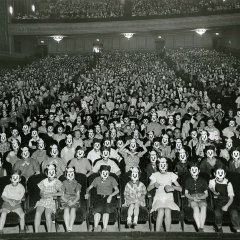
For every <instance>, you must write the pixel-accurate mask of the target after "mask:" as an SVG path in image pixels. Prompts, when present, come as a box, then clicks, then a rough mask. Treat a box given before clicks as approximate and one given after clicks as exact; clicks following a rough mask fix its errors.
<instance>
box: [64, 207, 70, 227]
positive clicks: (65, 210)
mask: <svg viewBox="0 0 240 240" xmlns="http://www.w3.org/2000/svg"><path fill="white" fill-rule="evenodd" d="M69 212H70V209H69V208H68V207H66V208H64V214H63V218H64V222H65V226H66V229H67V230H68V229H69V219H70V216H69V215H70V214H69Z"/></svg>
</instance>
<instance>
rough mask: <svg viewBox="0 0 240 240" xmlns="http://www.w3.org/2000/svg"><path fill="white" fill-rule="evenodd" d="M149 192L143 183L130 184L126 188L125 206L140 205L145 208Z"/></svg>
mask: <svg viewBox="0 0 240 240" xmlns="http://www.w3.org/2000/svg"><path fill="white" fill-rule="evenodd" d="M146 194H147V190H146V187H145V185H144V184H143V183H142V182H137V183H133V182H132V181H130V182H128V183H127V184H126V186H125V190H124V197H125V204H124V205H123V206H127V207H128V206H130V205H131V204H135V203H139V205H140V206H142V207H145V206H146V202H145V196H146Z"/></svg>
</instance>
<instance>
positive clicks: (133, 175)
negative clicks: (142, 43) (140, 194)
mask: <svg viewBox="0 0 240 240" xmlns="http://www.w3.org/2000/svg"><path fill="white" fill-rule="evenodd" d="M131 180H132V181H133V182H137V181H138V180H139V172H138V171H132V173H131Z"/></svg>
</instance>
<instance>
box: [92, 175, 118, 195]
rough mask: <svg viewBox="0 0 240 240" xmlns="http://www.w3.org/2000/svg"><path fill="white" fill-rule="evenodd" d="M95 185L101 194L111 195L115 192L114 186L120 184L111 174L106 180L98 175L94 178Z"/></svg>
mask: <svg viewBox="0 0 240 240" xmlns="http://www.w3.org/2000/svg"><path fill="white" fill-rule="evenodd" d="M92 184H93V187H96V188H97V194H99V195H107V196H109V195H111V194H112V192H113V188H114V187H117V186H118V183H117V181H116V179H115V178H114V177H112V176H109V177H108V178H107V179H106V180H104V181H103V180H102V178H101V177H100V176H99V177H96V178H95V179H94V180H93V183H92Z"/></svg>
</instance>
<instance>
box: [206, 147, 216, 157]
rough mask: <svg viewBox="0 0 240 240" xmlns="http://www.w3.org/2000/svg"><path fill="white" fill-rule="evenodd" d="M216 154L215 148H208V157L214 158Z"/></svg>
mask: <svg viewBox="0 0 240 240" xmlns="http://www.w3.org/2000/svg"><path fill="white" fill-rule="evenodd" d="M214 155H215V154H214V150H212V149H209V150H207V157H208V158H213V157H214Z"/></svg>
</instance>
